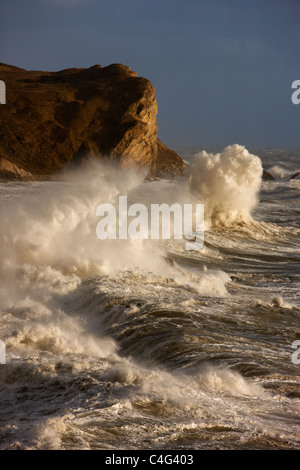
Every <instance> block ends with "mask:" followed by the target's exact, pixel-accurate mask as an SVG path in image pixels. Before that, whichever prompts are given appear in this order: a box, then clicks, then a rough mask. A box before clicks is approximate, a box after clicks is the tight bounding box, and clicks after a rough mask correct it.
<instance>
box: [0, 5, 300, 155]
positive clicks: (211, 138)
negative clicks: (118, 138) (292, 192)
mask: <svg viewBox="0 0 300 470" xmlns="http://www.w3.org/2000/svg"><path fill="white" fill-rule="evenodd" d="M299 59H300V0H26V1H24V0H1V1H0V62H4V63H7V64H11V65H15V66H18V67H22V68H25V69H29V70H49V71H57V70H61V69H64V68H68V67H91V66H92V65H94V64H101V65H103V66H106V65H109V64H112V63H122V64H125V65H128V66H129V67H130V68H131V69H132V70H135V71H136V72H137V74H138V75H139V76H144V77H146V78H148V79H149V80H150V81H151V82H152V83H153V85H154V87H155V90H156V97H157V101H158V116H157V118H158V126H159V138H160V139H161V140H162V141H163V142H164V143H165V144H167V145H169V146H173V147H176V146H197V147H208V146H227V145H231V144H234V143H238V144H240V145H245V146H246V147H300V104H299V105H295V104H293V103H292V101H291V96H292V93H293V90H292V88H291V85H292V82H293V81H295V80H300V61H299ZM0 79H1V77H0Z"/></svg>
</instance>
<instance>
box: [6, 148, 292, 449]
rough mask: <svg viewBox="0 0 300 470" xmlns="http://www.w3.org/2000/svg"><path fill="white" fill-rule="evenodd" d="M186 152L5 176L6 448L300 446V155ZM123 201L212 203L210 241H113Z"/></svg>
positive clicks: (264, 151) (208, 221)
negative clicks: (105, 224) (136, 166)
mask: <svg viewBox="0 0 300 470" xmlns="http://www.w3.org/2000/svg"><path fill="white" fill-rule="evenodd" d="M175 150H176V151H177V152H178V153H179V154H180V155H181V156H182V158H183V159H184V160H185V161H186V162H187V163H188V166H189V168H188V171H187V173H186V175H185V176H182V177H179V178H177V179H173V180H167V179H155V180H154V181H150V180H148V179H145V178H144V175H141V174H139V173H137V172H135V171H134V170H133V169H128V170H122V171H120V170H118V169H115V168H112V167H108V166H103V165H101V164H100V163H99V162H91V163H90V164H89V165H86V167H85V168H83V169H81V170H80V171H79V170H74V171H72V172H70V173H69V174H63V175H61V176H60V177H58V178H57V179H56V180H55V181H39V182H37V181H35V182H5V183H4V182H2V183H1V184H0V216H1V229H0V282H1V284H0V311H1V314H0V319H1V320H0V339H1V341H2V343H1V345H2V349H3V350H4V349H5V364H1V366H0V449H2V450H5V449H26V450H31V449H33V450H36V449H37V450H40V449H50V450H51V449H61V450H64V449H87V450H88V449H99V450H107V449H127V450H130V449H135V450H139V449H195V450H198V449H201V450H202V449H208V450H209V449H213V450H217V449H224V450H225V449H254V450H255V449H300V416H299V411H300V380H299V367H300V364H299V363H300V341H299V340H300V298H299V289H300V268H299V267H300V264H299V262H300V224H299V221H300V217H299V216H300V180H299V178H297V177H293V176H294V175H295V174H296V173H297V172H299V155H300V151H299V150H298V151H297V150H291V149H289V150H287V149H246V148H245V147H243V146H240V145H232V146H229V147H227V148H225V149H222V150H220V149H206V150H203V149H192V148H179V149H178V148H177V149H175ZM262 168H264V169H266V170H267V171H268V172H269V173H270V174H271V175H273V177H274V179H273V180H268V181H266V180H263V179H262V171H263V170H262ZM120 195H123V196H127V197H128V204H134V203H143V204H144V205H145V206H146V207H149V206H150V205H151V204H162V203H166V204H169V205H171V204H173V203H179V204H187V203H193V204H196V203H202V204H204V217H205V231H204V245H203V247H201V248H200V249H194V250H187V249H186V244H185V240H184V239H183V238H182V239H179V238H178V239H176V238H174V237H170V239H169V240H168V239H158V240H155V239H151V238H150V237H149V239H132V238H128V239H120V238H118V237H116V238H115V239H107V240H100V239H99V238H98V237H97V235H96V227H97V223H98V222H99V217H98V216H97V215H96V210H97V207H98V206H99V204H102V203H103V204H104V203H106V204H116V203H117V200H118V197H119V196H120ZM2 353H4V351H2ZM2 362H4V361H2Z"/></svg>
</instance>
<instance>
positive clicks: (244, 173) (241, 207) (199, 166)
mask: <svg viewBox="0 0 300 470" xmlns="http://www.w3.org/2000/svg"><path fill="white" fill-rule="evenodd" d="M262 172H263V169H262V165H261V161H260V158H259V157H257V156H255V155H252V154H250V153H249V152H248V150H247V149H246V148H245V147H243V146H241V145H237V144H236V145H231V146H229V147H226V148H225V150H224V151H223V152H221V153H217V154H209V153H207V152H206V151H203V152H200V153H198V154H197V155H196V156H195V161H194V163H193V164H192V166H191V170H190V189H191V191H192V193H193V194H195V195H196V197H198V198H200V199H201V201H202V202H204V205H205V217H206V220H207V222H208V223H209V225H210V224H211V225H225V226H230V225H232V224H233V223H237V222H249V221H250V220H251V212H252V210H253V209H254V207H255V205H256V204H257V196H258V191H259V189H260V185H261V177H262Z"/></svg>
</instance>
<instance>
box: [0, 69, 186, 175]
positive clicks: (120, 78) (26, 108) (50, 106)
mask: <svg viewBox="0 0 300 470" xmlns="http://www.w3.org/2000/svg"><path fill="white" fill-rule="evenodd" d="M0 79H1V80H4V82H5V84H6V104H5V105H0V155H1V160H0V173H1V171H2V167H3V174H6V175H8V176H7V177H10V176H11V175H15V177H18V178H21V179H26V178H35V179H36V178H40V177H41V176H48V177H51V176H52V175H53V174H55V173H57V172H58V171H59V170H61V169H63V168H66V167H68V166H69V165H72V164H80V163H81V162H82V161H84V160H85V159H86V158H87V157H88V156H91V155H92V156H94V157H97V158H103V159H109V160H112V159H114V160H116V161H118V163H119V164H120V165H121V166H122V167H128V166H136V167H138V168H142V169H146V170H147V171H148V173H149V174H150V176H155V175H156V173H158V174H160V175H161V174H168V175H169V176H172V175H177V174H181V173H182V171H183V167H184V165H185V164H184V163H183V161H182V160H181V158H180V157H179V156H178V155H177V154H176V153H175V152H173V151H171V150H170V149H168V148H167V147H165V146H164V145H163V144H161V142H159V141H158V139H157V121H156V114H157V102H156V98H155V90H154V87H153V85H152V84H151V83H150V81H149V80H147V79H145V78H143V77H137V74H136V72H133V71H131V70H130V68H129V67H126V66H124V65H120V64H113V65H110V66H108V67H103V68H102V67H101V66H100V65H95V66H93V67H90V68H88V69H74V68H72V69H66V70H61V71H59V72H40V71H26V70H23V69H19V68H17V67H13V66H9V65H6V64H0ZM1 162H2V163H1ZM1 165H2V166H1ZM5 166H8V168H4V167H5ZM0 176H1V174H0Z"/></svg>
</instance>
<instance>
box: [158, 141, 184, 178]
mask: <svg viewBox="0 0 300 470" xmlns="http://www.w3.org/2000/svg"><path fill="white" fill-rule="evenodd" d="M157 145H158V158H157V164H156V176H158V177H169V176H173V175H182V174H183V173H184V171H185V169H186V168H187V164H186V163H185V162H184V161H183V160H182V159H181V158H180V157H179V156H178V155H177V153H176V152H174V150H171V149H169V148H168V147H166V146H165V145H164V144H163V143H162V142H161V141H160V140H159V139H157Z"/></svg>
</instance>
